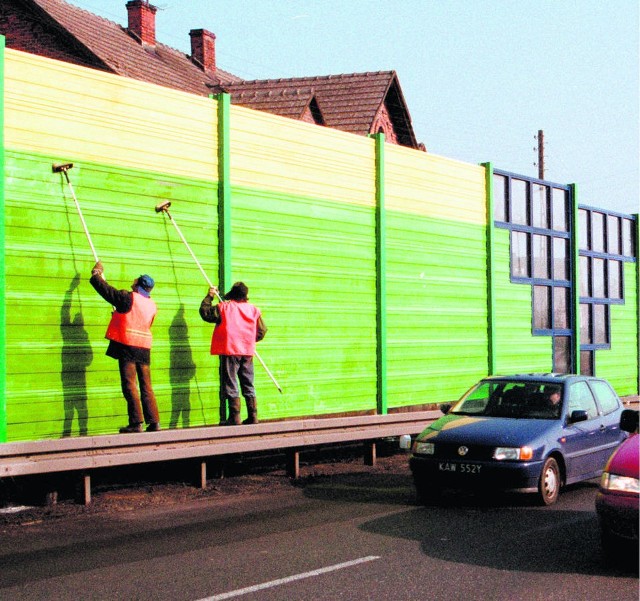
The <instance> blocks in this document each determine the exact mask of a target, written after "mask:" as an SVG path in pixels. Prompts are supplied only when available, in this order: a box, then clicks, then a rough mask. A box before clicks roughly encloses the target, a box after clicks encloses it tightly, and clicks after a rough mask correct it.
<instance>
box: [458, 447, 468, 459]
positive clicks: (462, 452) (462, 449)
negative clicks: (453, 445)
mask: <svg viewBox="0 0 640 601" xmlns="http://www.w3.org/2000/svg"><path fill="white" fill-rule="evenodd" d="M468 452H469V448H468V447H459V448H458V455H460V457H464V456H465V455H466V454H467V453H468Z"/></svg>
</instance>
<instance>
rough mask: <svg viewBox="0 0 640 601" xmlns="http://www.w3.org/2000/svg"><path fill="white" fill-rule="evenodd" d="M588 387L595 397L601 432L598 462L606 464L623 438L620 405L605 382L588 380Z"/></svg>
mask: <svg viewBox="0 0 640 601" xmlns="http://www.w3.org/2000/svg"><path fill="white" fill-rule="evenodd" d="M589 387H590V388H591V391H592V392H593V395H594V396H595V399H596V403H597V404H598V410H599V413H600V421H601V424H602V425H601V428H604V431H603V437H602V438H603V449H602V454H601V457H600V460H601V461H602V463H603V464H604V463H606V461H607V459H609V457H610V456H611V453H613V450H614V449H615V448H616V447H617V446H618V444H620V442H622V440H623V439H624V438H625V435H624V432H623V431H622V430H620V413H621V412H622V403H621V401H620V399H619V398H618V395H617V394H616V393H615V392H614V391H613V388H611V385H610V384H609V383H608V382H606V381H605V380H589Z"/></svg>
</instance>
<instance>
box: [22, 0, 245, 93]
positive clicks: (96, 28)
mask: <svg viewBox="0 0 640 601" xmlns="http://www.w3.org/2000/svg"><path fill="white" fill-rule="evenodd" d="M30 2H31V3H32V4H33V5H36V6H37V7H39V8H40V9H41V10H43V11H44V12H45V13H47V14H48V15H49V16H50V17H51V18H52V19H54V20H55V21H56V22H57V24H58V25H59V26H60V27H62V29H64V30H65V31H67V32H68V33H69V34H70V35H71V36H72V37H74V38H75V39H76V40H78V41H79V42H80V43H81V44H82V45H84V46H85V48H87V49H88V50H89V51H90V52H91V53H92V54H94V55H95V56H97V57H98V58H99V59H100V60H101V61H102V62H103V63H104V64H105V65H107V67H109V68H110V69H111V70H112V71H113V72H114V73H117V74H119V75H122V76H124V77H130V78H131V79H138V80H141V81H146V82H149V83H155V84H158V85H161V86H165V87H171V88H176V89H178V90H183V91H185V92H190V93H192V94H198V95H206V94H210V93H211V86H216V85H218V84H220V83H228V82H233V81H239V80H240V78H237V77H235V76H234V75H232V74H230V73H227V72H226V71H222V70H221V69H218V70H217V71H216V77H213V76H211V75H210V74H208V73H205V72H204V71H203V70H202V69H200V68H199V67H197V66H196V65H195V64H194V63H192V62H191V59H190V58H189V57H188V56H187V55H186V54H184V53H182V52H179V51H178V50H175V49H174V48H170V47H169V46H165V45H164V44H160V43H156V45H155V46H153V47H149V46H143V45H142V44H140V43H139V42H138V41H137V40H136V39H134V38H133V37H132V36H131V35H129V33H128V32H127V28H126V27H122V26H121V25H118V24H117V23H114V22H113V21H109V20H108V19H104V18H102V17H99V16H98V15H95V14H93V13H90V12H88V11H86V10H83V9H81V8H78V7H77V6H73V5H72V4H68V3H67V2H64V0H30ZM185 35H186V34H185Z"/></svg>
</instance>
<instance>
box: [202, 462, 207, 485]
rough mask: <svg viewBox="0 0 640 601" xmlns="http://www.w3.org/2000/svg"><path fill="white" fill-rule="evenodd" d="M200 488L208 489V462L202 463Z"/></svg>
mask: <svg viewBox="0 0 640 601" xmlns="http://www.w3.org/2000/svg"><path fill="white" fill-rule="evenodd" d="M200 488H201V489H202V490H205V489H206V488H207V462H206V461H201V462H200Z"/></svg>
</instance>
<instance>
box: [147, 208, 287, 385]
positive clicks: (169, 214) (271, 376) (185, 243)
mask: <svg viewBox="0 0 640 601" xmlns="http://www.w3.org/2000/svg"><path fill="white" fill-rule="evenodd" d="M170 206H171V202H170V201H168V200H167V201H165V202H162V203H160V204H159V205H157V206H156V213H166V215H167V217H169V220H170V221H171V223H173V227H175V228H176V231H177V232H178V235H179V236H180V239H181V240H182V242H184V245H185V246H186V247H187V250H188V251H189V253H190V254H191V256H192V257H193V260H194V261H195V263H196V265H197V266H198V269H199V270H200V273H202V275H203V277H204V279H205V281H206V282H207V284H209V288H214V285H213V284H212V283H211V280H210V279H209V278H208V276H207V274H206V272H205V270H204V269H202V265H200V261H198V258H197V257H196V255H195V254H194V252H193V251H192V250H191V247H190V246H189V243H188V242H187V239H186V238H185V237H184V236H183V234H182V231H181V230H180V228H179V227H178V224H177V223H176V220H175V219H174V218H173V216H172V215H171V213H170V212H169V207H170ZM216 296H217V297H218V300H219V301H221V302H222V300H223V298H222V297H221V296H220V294H219V293H218V292H216ZM255 355H256V357H257V358H258V361H260V364H261V365H262V367H264V370H265V371H266V372H267V374H268V375H269V377H270V378H271V380H272V381H273V383H274V384H275V386H276V388H277V389H278V391H279V392H280V394H282V388H281V387H280V384H278V381H277V380H276V379H275V377H274V375H273V374H272V373H271V370H270V369H269V368H268V367H267V364H266V363H265V362H264V361H263V359H262V357H261V356H260V353H258V351H257V350H256V351H255Z"/></svg>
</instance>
